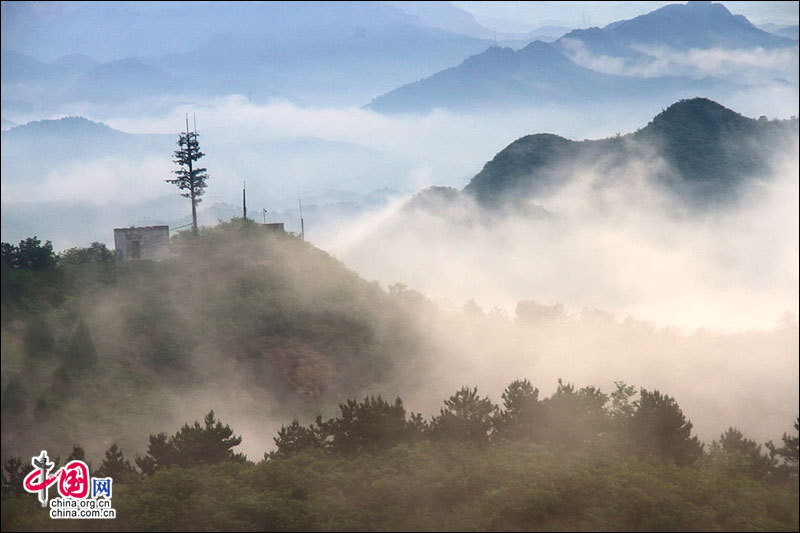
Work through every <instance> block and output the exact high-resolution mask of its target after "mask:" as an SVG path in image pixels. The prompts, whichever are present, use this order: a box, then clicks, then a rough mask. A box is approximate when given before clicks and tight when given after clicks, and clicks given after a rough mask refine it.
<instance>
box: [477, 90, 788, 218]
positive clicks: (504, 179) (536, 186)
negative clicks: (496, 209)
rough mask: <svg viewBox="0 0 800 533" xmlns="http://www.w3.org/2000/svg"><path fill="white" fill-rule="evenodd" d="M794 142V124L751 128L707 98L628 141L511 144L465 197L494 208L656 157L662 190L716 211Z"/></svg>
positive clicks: (532, 139) (687, 103)
mask: <svg viewBox="0 0 800 533" xmlns="http://www.w3.org/2000/svg"><path fill="white" fill-rule="evenodd" d="M797 134H798V121H797V118H792V119H790V120H766V118H764V117H762V118H761V119H758V120H755V119H751V118H747V117H744V116H742V115H740V114H739V113H736V112H735V111H732V110H730V109H728V108H726V107H724V106H722V105H720V104H718V103H716V102H714V101H711V100H708V99H706V98H693V99H688V100H681V101H679V102H677V103H675V104H673V105H671V106H669V107H668V108H667V109H665V110H664V111H663V112H661V113H660V114H658V115H657V116H656V117H654V118H653V120H652V121H651V122H650V123H649V124H647V125H646V126H645V127H644V128H642V129H640V130H638V131H636V132H634V133H630V134H627V135H622V136H617V137H612V138H607V139H600V140H586V141H572V140H569V139H565V138H563V137H560V136H557V135H552V134H542V133H540V134H534V135H527V136H525V137H522V138H520V139H517V140H516V141H514V142H513V143H511V144H510V145H509V146H507V147H506V148H504V149H503V150H501V151H500V152H499V153H498V154H497V155H495V157H494V158H493V159H492V160H491V161H489V162H487V163H486V165H484V167H483V169H482V170H481V171H480V172H479V173H478V174H476V175H475V176H474V177H473V178H472V180H471V181H470V182H469V184H467V186H466V187H464V192H465V193H467V194H469V195H471V196H472V197H474V198H475V199H476V200H477V201H478V202H479V203H480V204H482V205H485V206H496V205H500V204H502V203H503V202H505V201H507V200H508V199H509V198H512V197H514V196H519V195H523V196H526V197H534V198H535V197H536V196H539V195H543V194H547V193H549V192H552V191H553V190H556V189H558V188H560V187H561V186H563V185H564V184H565V181H564V176H565V175H568V174H569V171H568V170H566V169H568V168H570V167H571V166H572V165H587V164H591V163H595V164H598V165H600V171H601V172H602V169H603V168H605V169H611V168H613V167H615V166H617V165H620V164H621V163H624V162H626V161H631V160H636V159H640V160H648V159H653V158H654V157H655V156H656V155H658V156H660V157H662V158H663V159H664V161H665V162H666V163H667V167H668V168H667V170H666V171H665V173H663V174H659V175H656V176H653V177H654V178H655V179H656V180H657V181H658V182H659V183H660V184H661V185H662V186H664V187H666V188H667V189H669V190H671V191H672V192H673V193H675V194H676V195H678V196H679V197H681V198H682V199H683V200H685V202H686V203H687V204H690V205H695V206H706V205H710V204H721V203H725V202H728V201H730V200H731V199H733V198H734V197H735V195H736V192H737V187H738V185H739V184H740V183H742V182H743V181H745V180H748V179H752V178H758V177H761V174H763V173H766V172H768V171H769V168H770V167H769V165H770V161H771V159H772V157H773V156H774V155H775V154H776V153H781V152H783V153H787V152H786V151H787V150H790V149H792V142H794V143H796V139H797ZM795 146H796V144H795ZM608 179H609V180H610V179H612V177H610V176H609V178H608Z"/></svg>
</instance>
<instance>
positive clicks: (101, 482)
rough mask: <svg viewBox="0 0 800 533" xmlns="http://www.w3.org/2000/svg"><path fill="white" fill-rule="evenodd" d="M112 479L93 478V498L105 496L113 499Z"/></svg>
mask: <svg viewBox="0 0 800 533" xmlns="http://www.w3.org/2000/svg"><path fill="white" fill-rule="evenodd" d="M112 481H113V480H112V479H111V478H110V477H93V478H92V498H97V497H98V496H105V497H106V498H111V482H112Z"/></svg>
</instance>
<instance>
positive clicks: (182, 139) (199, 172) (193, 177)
mask: <svg viewBox="0 0 800 533" xmlns="http://www.w3.org/2000/svg"><path fill="white" fill-rule="evenodd" d="M197 137H198V134H197V131H189V118H188V116H187V118H186V132H185V133H181V134H180V135H179V136H178V149H177V150H175V159H173V162H174V163H177V164H178V165H179V166H180V169H178V170H173V171H172V172H173V173H174V174H176V175H177V176H178V177H177V178H174V179H168V180H165V181H166V182H167V183H172V184H173V185H177V186H178V188H179V189H180V190H182V191H186V192H184V193H181V196H183V197H184V198H189V200H191V202H192V233H194V235H195V236H196V235H197V204H199V203H200V202H201V198H200V197H201V196H202V195H203V193H204V192H205V188H206V179H208V175H207V174H206V169H205V168H202V167H197V168H195V167H194V163H195V162H196V161H197V160H198V159H200V158H201V157H203V156H204V155H205V154H204V153H203V152H201V151H200V144H199V143H198V141H197Z"/></svg>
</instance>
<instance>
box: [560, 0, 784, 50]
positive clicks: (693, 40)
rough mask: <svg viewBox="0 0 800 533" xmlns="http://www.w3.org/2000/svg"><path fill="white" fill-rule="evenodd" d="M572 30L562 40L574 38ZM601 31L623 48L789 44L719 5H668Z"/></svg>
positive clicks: (681, 48)
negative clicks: (639, 46) (634, 46)
mask: <svg viewBox="0 0 800 533" xmlns="http://www.w3.org/2000/svg"><path fill="white" fill-rule="evenodd" d="M581 31H583V30H576V31H574V32H571V34H567V35H565V36H564V37H562V39H563V38H570V37H572V38H574V37H576V36H578V35H579V34H580V32H581ZM603 31H604V32H606V33H607V34H609V35H611V36H612V37H613V38H614V39H616V40H618V41H619V42H621V43H625V44H627V45H631V44H637V45H658V46H669V47H671V48H674V49H678V50H686V49H689V48H701V49H707V48H729V49H738V48H753V47H757V46H761V47H764V48H774V47H780V46H790V45H792V44H793V43H792V42H791V40H789V39H786V38H783V37H778V36H776V35H772V34H771V33H768V32H765V31H763V30H761V29H759V28H757V27H756V26H754V25H753V24H751V23H750V21H748V20H747V18H746V17H744V16H742V15H734V14H732V13H731V12H730V11H728V8H726V7H725V6H724V5H722V4H718V3H713V2H710V1H692V2H689V3H687V4H670V5H666V6H664V7H661V8H659V9H656V10H654V11H651V12H650V13H646V14H644V15H640V16H638V17H635V18H632V19H629V20H621V21H617V22H613V23H611V24H609V25H607V26H605V27H604V28H603Z"/></svg>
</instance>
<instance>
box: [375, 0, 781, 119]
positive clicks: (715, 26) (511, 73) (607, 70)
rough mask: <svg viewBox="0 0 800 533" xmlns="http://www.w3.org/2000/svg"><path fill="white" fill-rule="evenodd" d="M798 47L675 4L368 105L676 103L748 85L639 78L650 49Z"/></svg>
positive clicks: (726, 17)
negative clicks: (599, 101) (596, 102)
mask: <svg viewBox="0 0 800 533" xmlns="http://www.w3.org/2000/svg"><path fill="white" fill-rule="evenodd" d="M796 46H797V41H793V40H791V39H786V38H783V37H778V36H776V35H772V34H770V33H768V32H765V31H763V30H760V29H758V28H757V27H755V26H753V25H752V24H751V23H750V22H749V21H748V20H747V19H746V18H745V17H743V16H740V15H733V14H731V13H730V12H729V11H728V10H727V8H725V6H723V5H721V4H715V3H711V2H689V3H688V4H672V5H668V6H665V7H663V8H660V9H657V10H655V11H652V12H651V13H648V14H646V15H641V16H639V17H636V18H633V19H630V20H622V21H618V22H614V23H612V24H609V25H608V26H606V27H604V28H588V29H581V30H573V31H571V32H569V33H567V34H565V35H563V36H562V37H561V38H559V39H558V40H556V41H555V42H553V43H552V44H550V43H545V42H541V41H535V42H533V43H530V44H529V45H527V46H525V47H524V48H522V49H520V50H518V51H514V50H511V49H508V48H497V47H491V48H489V49H488V50H486V51H484V52H483V53H481V54H476V55H474V56H471V57H469V58H467V59H466V60H464V61H463V62H462V63H461V64H460V65H457V66H455V67H451V68H449V69H446V70H443V71H440V72H437V73H436V74H434V75H432V76H430V77H428V78H425V79H422V80H419V81H417V82H414V83H411V84H408V85H405V86H402V87H399V88H397V89H394V90H392V91H390V92H388V93H386V94H383V95H381V96H378V97H376V98H374V99H373V100H372V101H371V102H370V103H369V104H368V105H367V107H368V108H370V109H373V110H376V111H379V112H385V113H403V112H425V111H428V110H431V109H436V108H444V109H452V110H461V109H467V110H481V109H486V108H487V107H488V108H499V109H508V108H515V107H518V106H537V105H546V104H552V103H556V104H563V103H567V104H584V103H586V102H594V101H598V100H601V101H604V102H608V103H615V102H623V101H627V102H634V101H653V100H656V101H663V102H673V101H675V100H678V99H682V98H688V97H691V96H695V95H698V94H701V95H704V96H708V97H710V98H714V99H721V98H724V97H726V96H727V95H729V94H731V93H733V92H735V91H737V90H739V89H741V88H742V85H741V83H742V81H741V80H740V79H738V78H729V79H718V78H713V77H710V76H709V75H708V74H707V73H702V72H699V73H698V72H697V71H696V68H695V69H694V70H692V68H688V71H689V72H688V73H680V72H679V71H676V72H679V73H678V74H673V75H670V76H664V75H663V74H662V75H660V76H659V75H658V73H649V74H647V75H646V76H644V75H640V74H639V72H643V71H647V70H648V68H649V67H651V66H652V65H653V64H654V63H655V62H656V61H657V58H656V57H654V56H651V55H649V54H648V53H647V52H648V51H649V50H651V49H659V50H665V49H667V50H670V51H672V52H673V53H677V52H685V51H687V50H689V49H692V50H695V49H712V48H713V49H716V48H722V49H725V50H731V51H733V50H738V49H742V48H748V49H749V48H755V47H758V48H763V49H775V48H780V47H796ZM587 56H588V58H587ZM593 58H595V59H596V61H592V60H591V59H593ZM634 67H635V68H634ZM662 69H663V67H662ZM667 72H672V71H671V70H670V71H667ZM634 74H635V75H634ZM686 74H690V75H686Z"/></svg>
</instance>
